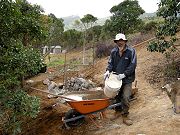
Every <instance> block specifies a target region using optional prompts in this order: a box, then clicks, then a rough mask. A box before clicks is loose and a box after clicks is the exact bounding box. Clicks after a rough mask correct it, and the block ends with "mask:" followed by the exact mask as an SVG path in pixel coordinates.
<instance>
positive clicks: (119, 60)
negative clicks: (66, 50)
mask: <svg viewBox="0 0 180 135" xmlns="http://www.w3.org/2000/svg"><path fill="white" fill-rule="evenodd" d="M136 65H137V57H136V51H135V49H134V48H131V47H129V46H127V45H126V47H125V50H124V52H123V53H122V56H120V54H119V48H118V47H115V48H113V49H112V51H111V55H110V58H109V61H108V66H107V69H106V70H109V71H110V72H116V73H117V74H125V76H126V77H125V78H124V79H123V80H122V81H123V83H131V82H133V81H134V80H135V69H136Z"/></svg>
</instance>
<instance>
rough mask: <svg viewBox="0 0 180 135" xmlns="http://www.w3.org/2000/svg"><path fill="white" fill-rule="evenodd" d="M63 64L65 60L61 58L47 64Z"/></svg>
mask: <svg viewBox="0 0 180 135" xmlns="http://www.w3.org/2000/svg"><path fill="white" fill-rule="evenodd" d="M63 64H64V60H62V59H59V60H54V61H51V62H49V63H47V66H48V67H56V66H57V65H63Z"/></svg>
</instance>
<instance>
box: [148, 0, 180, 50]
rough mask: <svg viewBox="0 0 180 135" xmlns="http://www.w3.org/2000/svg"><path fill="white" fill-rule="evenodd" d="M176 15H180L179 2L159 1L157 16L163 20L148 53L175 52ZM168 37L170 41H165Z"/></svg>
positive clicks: (172, 0) (173, 0)
mask: <svg viewBox="0 0 180 135" xmlns="http://www.w3.org/2000/svg"><path fill="white" fill-rule="evenodd" d="M178 13H180V3H179V0H161V2H160V3H159V9H158V12H157V16H161V17H163V18H164V22H162V23H161V24H160V25H159V27H158V29H157V32H156V39H157V40H155V41H152V42H150V44H149V46H148V48H147V49H148V51H151V52H154V51H156V52H160V53H164V52H166V51H167V50H168V49H171V50H172V51H173V50H175V49H176V48H175V46H174V42H175V41H176V32H177V28H178V26H179V18H178ZM165 36H170V40H167V39H165Z"/></svg>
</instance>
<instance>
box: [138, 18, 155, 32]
mask: <svg viewBox="0 0 180 135" xmlns="http://www.w3.org/2000/svg"><path fill="white" fill-rule="evenodd" d="M156 29H157V23H156V22H154V21H150V22H148V23H146V24H145V25H144V26H143V28H142V29H141V32H142V33H147V32H148V31H155V30H156Z"/></svg>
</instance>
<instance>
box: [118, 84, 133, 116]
mask: <svg viewBox="0 0 180 135" xmlns="http://www.w3.org/2000/svg"><path fill="white" fill-rule="evenodd" d="M131 91H132V83H128V84H122V86H121V89H120V91H119V93H118V95H117V96H116V97H115V99H116V103H119V102H121V106H117V107H115V111H120V112H121V114H122V115H124V116H127V115H128V114H129V106H130V104H129V101H130V96H131Z"/></svg>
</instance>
